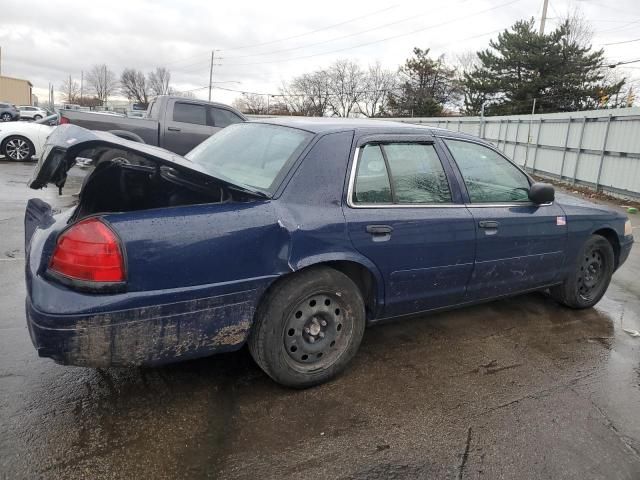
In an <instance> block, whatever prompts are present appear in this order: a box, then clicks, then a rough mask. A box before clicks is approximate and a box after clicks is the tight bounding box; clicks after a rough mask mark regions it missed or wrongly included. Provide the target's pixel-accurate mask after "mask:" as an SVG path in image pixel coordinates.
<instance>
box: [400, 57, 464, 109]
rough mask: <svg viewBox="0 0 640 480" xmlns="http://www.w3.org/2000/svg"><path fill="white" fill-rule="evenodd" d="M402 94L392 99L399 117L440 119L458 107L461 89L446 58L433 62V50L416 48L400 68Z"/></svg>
mask: <svg viewBox="0 0 640 480" xmlns="http://www.w3.org/2000/svg"><path fill="white" fill-rule="evenodd" d="M398 73H399V76H400V82H401V85H400V89H399V90H400V91H399V93H397V94H393V95H391V97H390V98H389V108H390V109H391V112H392V114H394V115H397V116H409V115H411V116H427V117H429V116H436V115H440V114H442V112H443V110H444V108H445V106H447V105H449V106H450V105H453V104H455V103H456V102H457V101H458V99H459V97H460V86H459V84H458V81H457V79H456V75H455V69H453V68H451V67H449V66H448V65H446V63H445V61H444V56H441V57H439V58H438V59H437V60H433V59H431V58H430V57H429V49H428V48H427V49H424V50H423V49H421V48H414V49H413V57H411V58H408V59H407V60H406V62H405V64H404V65H403V66H402V67H400V69H399V72H398Z"/></svg>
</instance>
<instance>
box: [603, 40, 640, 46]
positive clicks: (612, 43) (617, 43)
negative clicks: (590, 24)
mask: <svg viewBox="0 0 640 480" xmlns="http://www.w3.org/2000/svg"><path fill="white" fill-rule="evenodd" d="M638 41H640V38H634V39H633V40H624V41H622V42H611V43H603V44H602V45H605V46H607V45H620V44H622V43H632V42H638Z"/></svg>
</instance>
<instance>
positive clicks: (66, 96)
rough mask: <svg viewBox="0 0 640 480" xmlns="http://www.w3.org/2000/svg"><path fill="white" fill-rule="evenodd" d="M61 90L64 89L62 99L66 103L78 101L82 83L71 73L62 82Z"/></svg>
mask: <svg viewBox="0 0 640 480" xmlns="http://www.w3.org/2000/svg"><path fill="white" fill-rule="evenodd" d="M60 90H61V91H62V99H63V100H64V101H65V102H66V103H76V102H77V101H78V99H79V97H80V85H78V82H76V81H75V80H74V79H72V78H71V75H69V78H66V79H65V80H64V82H62V85H61V86H60Z"/></svg>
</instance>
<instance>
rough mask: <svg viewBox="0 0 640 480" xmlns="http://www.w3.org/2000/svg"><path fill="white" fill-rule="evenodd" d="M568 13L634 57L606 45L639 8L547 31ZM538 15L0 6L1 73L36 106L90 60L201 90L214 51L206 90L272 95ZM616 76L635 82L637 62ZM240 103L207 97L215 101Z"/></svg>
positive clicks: (164, 5) (617, 57)
mask: <svg viewBox="0 0 640 480" xmlns="http://www.w3.org/2000/svg"><path fill="white" fill-rule="evenodd" d="M608 4H611V5H608ZM575 7H578V8H580V9H581V10H582V12H583V13H584V15H585V16H586V17H587V18H588V19H589V20H590V22H591V23H592V26H593V29H594V30H595V32H596V33H595V37H594V46H597V47H602V48H604V49H605V53H606V55H607V58H608V59H609V60H611V61H626V60H636V59H640V41H638V42H629V43H619V44H616V45H604V44H607V43H613V42H624V41H627V40H633V39H638V38H640V1H638V0H617V1H616V2H615V3H614V2H611V1H610V0H609V1H607V0H582V1H576V0H550V5H549V10H548V17H550V18H549V20H548V23H547V28H548V29H550V28H553V27H554V26H555V25H556V23H557V19H558V17H561V16H564V15H566V13H567V12H568V11H570V10H571V9H573V8H575ZM541 10H542V0H447V1H442V0H441V1H428V0H397V1H395V3H394V0H386V1H382V0H367V1H353V0H352V1H347V0H321V1H318V2H309V1H300V0H298V1H292V0H271V1H259V2H258V1H246V0H236V1H197V0H186V1H185V0H173V1H167V0H160V1H158V0H154V1H150V0H139V1H137V0H126V1H125V0H110V1H108V2H104V1H86V0H68V1H50V0H43V1H35V0H0V18H1V19H2V21H1V24H0V47H2V74H3V75H8V76H13V77H19V78H25V79H28V80H30V81H31V82H32V83H33V85H34V92H35V93H36V94H37V95H38V96H39V97H40V99H42V100H46V98H47V85H48V84H49V82H52V83H53V84H54V86H55V88H56V89H59V87H60V85H61V83H62V81H63V79H64V78H65V77H66V76H68V75H72V76H73V77H74V78H76V79H77V80H78V81H79V79H80V72H81V71H82V70H84V71H85V72H86V71H87V70H89V69H90V68H91V66H92V65H94V64H96V63H106V64H107V65H108V66H109V67H110V68H111V69H112V70H113V71H114V72H115V73H116V74H117V75H118V76H119V75H120V72H121V71H122V69H123V68H125V67H134V68H137V69H140V70H142V71H145V72H147V71H149V70H152V69H153V68H155V67H156V66H166V67H167V68H169V69H170V70H171V74H172V84H173V86H174V87H175V88H176V89H177V90H192V89H197V88H199V87H203V86H205V85H208V81H209V57H210V52H211V50H212V49H219V50H220V51H219V52H218V51H217V52H216V56H220V57H221V59H220V60H219V61H216V63H221V64H222V65H220V66H215V67H214V81H216V82H228V83H219V84H217V85H218V86H221V87H227V88H232V89H235V90H240V91H250V92H264V93H277V92H278V89H279V87H280V85H281V84H282V82H283V81H285V80H287V79H289V78H291V77H292V76H294V75H297V74H300V73H304V72H308V71H311V70H313V69H315V68H318V67H322V66H326V65H328V64H330V63H331V62H332V61H333V60H335V59H338V58H352V59H355V60H357V61H359V62H360V63H361V64H362V65H363V66H366V65H367V64H369V63H373V62H375V61H378V60H379V61H380V62H381V63H382V64H383V65H385V66H387V67H390V68H397V66H398V65H400V64H401V63H403V62H404V60H405V59H406V58H407V57H408V56H410V54H411V50H412V48H413V47H414V46H419V47H421V48H431V50H432V52H433V53H434V54H441V53H445V54H446V55H447V57H448V58H449V59H454V58H455V56H456V54H459V53H462V52H465V51H469V50H473V51H475V50H478V49H481V48H484V47H486V45H487V43H488V41H489V39H490V38H492V37H495V36H496V35H497V32H498V31H500V30H502V29H505V28H507V27H509V26H510V25H512V24H513V23H514V22H515V21H516V20H518V19H523V18H531V17H534V18H535V19H536V20H537V21H539V19H540V14H541ZM624 72H625V73H627V74H628V75H630V76H632V77H633V78H634V79H636V78H640V62H639V63H637V64H634V65H633V66H632V68H628V69H626V70H624ZM639 85H640V83H639ZM194 93H195V95H196V96H198V97H200V98H206V96H207V90H206V89H200V90H194ZM237 95H238V93H234V92H225V91H222V90H215V92H214V100H217V101H222V102H227V103H230V102H231V101H232V100H233V99H234V98H235V97H236V96H237Z"/></svg>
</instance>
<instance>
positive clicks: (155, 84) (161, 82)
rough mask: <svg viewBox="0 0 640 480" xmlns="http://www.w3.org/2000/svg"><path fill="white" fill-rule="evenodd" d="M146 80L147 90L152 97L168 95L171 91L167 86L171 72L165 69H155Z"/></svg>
mask: <svg viewBox="0 0 640 480" xmlns="http://www.w3.org/2000/svg"><path fill="white" fill-rule="evenodd" d="M147 78H148V85H149V90H150V91H151V94H152V95H154V96H156V97H157V96H158V95H169V93H170V91H171V87H170V86H169V82H170V81H171V72H170V71H169V70H167V69H166V68H165V67H157V68H156V69H155V70H154V71H153V72H149V75H148V77H147Z"/></svg>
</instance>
